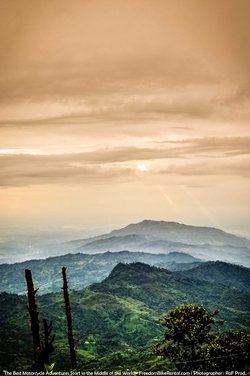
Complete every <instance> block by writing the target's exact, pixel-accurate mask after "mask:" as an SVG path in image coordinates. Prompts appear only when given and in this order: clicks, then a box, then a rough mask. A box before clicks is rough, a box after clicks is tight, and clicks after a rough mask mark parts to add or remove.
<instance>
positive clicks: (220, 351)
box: [204, 330, 250, 371]
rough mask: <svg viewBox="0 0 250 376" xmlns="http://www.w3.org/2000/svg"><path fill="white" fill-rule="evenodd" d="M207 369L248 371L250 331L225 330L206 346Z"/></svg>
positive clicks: (249, 364) (249, 365) (249, 366)
mask: <svg viewBox="0 0 250 376" xmlns="http://www.w3.org/2000/svg"><path fill="white" fill-rule="evenodd" d="M204 357H205V358H207V360H208V361H207V362H206V364H207V369H212V370H213V369H220V370H221V371H227V370H231V371H247V370H249V369H250V333H248V332H247V331H245V330H238V331H229V332H224V333H222V334H220V335H218V336H216V338H215V339H214V341H212V342H211V343H209V344H208V345H206V346H204Z"/></svg>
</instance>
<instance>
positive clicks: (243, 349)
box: [156, 304, 250, 370]
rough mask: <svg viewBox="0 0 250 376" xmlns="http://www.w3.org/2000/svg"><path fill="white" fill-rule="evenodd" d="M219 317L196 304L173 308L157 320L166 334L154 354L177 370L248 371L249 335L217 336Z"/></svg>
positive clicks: (231, 334)
mask: <svg viewBox="0 0 250 376" xmlns="http://www.w3.org/2000/svg"><path fill="white" fill-rule="evenodd" d="M218 314H219V312H218V311H214V312H211V313H210V312H209V311H208V310H207V309H206V308H204V307H203V306H201V305H196V304H186V305H180V306H178V307H176V308H175V309H172V310H171V311H169V312H168V313H167V315H166V316H164V317H163V318H162V319H161V320H160V323H161V324H162V325H163V326H164V327H165V328H166V331H165V334H164V339H163V340H162V341H160V342H158V343H157V345H156V353H157V354H158V355H160V356H162V357H163V358H166V359H168V360H169V361H170V363H171V364H172V365H173V368H176V369H183V368H185V369H189V370H192V369H196V370H211V369H217V370H246V369H248V367H249V360H248V358H249V353H250V336H249V333H247V332H245V331H231V332H224V333H220V332H219V326H220V325H222V324H223V321H222V320H219V319H218Z"/></svg>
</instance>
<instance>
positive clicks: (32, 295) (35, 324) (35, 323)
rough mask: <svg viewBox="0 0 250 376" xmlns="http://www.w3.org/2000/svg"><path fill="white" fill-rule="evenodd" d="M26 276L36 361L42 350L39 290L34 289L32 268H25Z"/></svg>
mask: <svg viewBox="0 0 250 376" xmlns="http://www.w3.org/2000/svg"><path fill="white" fill-rule="evenodd" d="M25 278H26V282H27V289H28V306H27V309H28V311H29V314H30V327H31V332H32V337H33V357H34V361H35V362H36V360H37V356H38V354H39V351H40V347H41V341H40V332H39V319H38V311H37V305H36V293H37V290H38V289H36V290H34V285H33V280H32V274H31V270H29V269H25Z"/></svg>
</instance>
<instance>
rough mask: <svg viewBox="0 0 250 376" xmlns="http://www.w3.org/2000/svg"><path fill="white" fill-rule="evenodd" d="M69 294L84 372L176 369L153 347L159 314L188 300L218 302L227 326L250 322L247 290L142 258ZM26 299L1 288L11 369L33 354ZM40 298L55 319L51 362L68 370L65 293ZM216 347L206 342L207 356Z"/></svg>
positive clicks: (2, 337)
mask: <svg viewBox="0 0 250 376" xmlns="http://www.w3.org/2000/svg"><path fill="white" fill-rule="evenodd" d="M70 281H71V280H69V282H70ZM235 291H237V294H235V293H234V292H235ZM70 298H71V307H72V315H73V329H74V330H75V333H74V336H75V340H76V351H77V359H78V366H79V369H84V370H93V369H96V370H103V369H106V370H113V369H114V367H115V368H116V369H126V368H129V369H134V370H138V369H147V370H149V369H153V370H157V369H158V370H161V369H170V368H171V364H170V361H169V360H168V359H167V358H160V357H159V356H155V355H153V354H152V348H153V347H154V344H155V343H156V341H158V340H159V337H160V335H161V326H160V325H159V317H160V316H161V315H163V314H164V312H166V311H168V310H171V309H173V307H176V306H177V305H179V304H182V303H186V304H188V303H190V302H192V303H195V304H199V305H204V306H206V307H208V308H209V309H210V310H211V311H213V310H215V309H216V308H217V307H218V309H219V310H220V313H221V315H222V316H223V317H224V318H225V325H224V329H225V330H228V329H232V328H235V327H238V328H240V327H241V328H246V329H249V328H250V322H249V314H248V313H249V310H250V295H249V294H248V293H247V292H242V291H240V290H232V289H230V288H228V287H226V286H223V285H220V284H213V283H209V282H204V281H199V282H197V281H195V280H191V279H189V278H186V277H185V278H183V277H181V276H179V275H176V274H175V273H171V272H169V271H166V270H164V269H159V268H156V267H150V266H148V265H145V264H141V263H135V264H128V265H124V264H119V265H117V267H116V268H115V269H114V270H113V271H112V273H111V274H110V276H109V277H108V278H106V279H105V280H104V281H103V282H101V283H99V284H95V285H92V286H91V287H89V288H85V289H83V290H80V291H71V295H70ZM26 304H27V299H26V297H24V296H18V295H10V294H6V293H3V294H0V347H1V349H2V354H1V355H3V356H2V357H1V366H2V368H3V369H6V370H8V369H10V370H11V369H18V370H25V369H27V368H28V366H29V365H30V362H31V360H32V338H31V336H30V328H29V318H28V312H27V309H26ZM37 304H38V308H39V316H40V317H41V318H43V317H46V318H47V319H48V320H50V321H52V322H53V327H54V333H55V335H56V338H55V342H54V343H53V345H54V348H55V351H54V354H53V357H52V359H51V362H56V368H57V369H58V370H68V369H69V368H70V361H69V350H68V345H67V336H66V320H65V314H64V307H63V298H62V294H61V293H50V294H46V295H39V293H38V296H37ZM215 318H216V317H214V319H215ZM211 325H212V324H211ZM206 345H208V343H206ZM209 351H210V350H209V348H208V347H206V348H204V353H205V356H207V357H209Z"/></svg>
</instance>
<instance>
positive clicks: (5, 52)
mask: <svg viewBox="0 0 250 376" xmlns="http://www.w3.org/2000/svg"><path fill="white" fill-rule="evenodd" d="M0 6H1V12H0V20H1V22H0V41H1V43H0V57H1V58H0V99H1V107H0V224H2V226H1V227H2V232H3V231H5V233H10V237H11V236H12V234H11V231H12V229H15V228H16V229H19V230H20V231H21V230H22V231H29V229H33V230H31V232H32V231H34V232H36V231H40V232H41V231H44V230H45V229H46V231H47V230H49V231H59V232H60V233H62V236H64V237H65V238H67V237H68V236H71V235H69V234H70V232H71V233H75V234H78V233H79V234H80V233H81V231H82V233H84V234H89V235H90V236H91V235H92V234H98V233H99V234H100V233H103V232H107V231H109V230H111V229H114V228H119V227H122V226H125V225H126V224H129V223H131V222H133V223H135V222H139V221H141V220H143V219H155V220H166V221H174V222H180V223H185V224H192V225H197V226H212V227H216V228H220V229H223V230H225V231H228V232H231V233H235V234H240V235H242V236H246V237H250V214H249V202H250V184H249V182H250V179H249V178H250V175H249V172H250V169H249V153H250V131H249V120H250V91H249V87H250V85H249V84H250V82H249V66H250V50H249V48H248V45H249V35H250V24H249V20H248V14H249V11H250V3H249V1H247V0H210V1H203V2H201V1H199V0H187V1H183V0H155V1H150V0H126V1H123V0H101V1H100V0H91V1H87V0H75V1H74V2H69V1H67V0H53V1H50V0H45V1H43V2H36V4H35V3H34V2H32V1H31V0H23V1H22V2H20V1H18V0H13V1H8V2H6V1H1V0H0ZM4 229H5V230H4ZM63 232H64V234H63ZM89 235H86V236H89ZM13 236H14V235H13Z"/></svg>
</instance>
